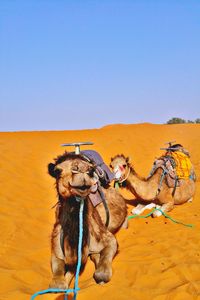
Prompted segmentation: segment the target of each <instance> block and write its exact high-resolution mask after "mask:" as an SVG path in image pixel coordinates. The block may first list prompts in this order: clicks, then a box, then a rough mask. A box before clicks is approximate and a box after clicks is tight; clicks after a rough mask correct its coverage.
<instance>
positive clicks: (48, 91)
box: [0, 0, 200, 131]
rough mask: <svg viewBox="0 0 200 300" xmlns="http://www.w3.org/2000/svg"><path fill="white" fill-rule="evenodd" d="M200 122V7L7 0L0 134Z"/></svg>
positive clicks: (1, 13) (0, 32)
mask: <svg viewBox="0 0 200 300" xmlns="http://www.w3.org/2000/svg"><path fill="white" fill-rule="evenodd" d="M175 116H177V117H182V118H184V119H193V120H194V119H196V118H199V117H200V1H199V0H196V1H193V0H185V1H184V0H180V1H178V0H171V1H170V0H166V1H164V0H163V1H162V0H160V1H159V0H157V1H156V0H155V1H153V0H146V1H145V0H138V1H136V0H129V1H128V0H91V1H87V0H79V1H78V0H62V1H61V0H54V1H53V0H46V1H45V0H24V1H20V0H16V1H14V0H13V1H12V0H1V1H0V131H18V130H51V129H53V130H57V129H83V128H97V127H101V126H104V125H106V124H112V123H140V122H152V123H165V122H166V121H167V120H168V119H170V118H171V117H175Z"/></svg>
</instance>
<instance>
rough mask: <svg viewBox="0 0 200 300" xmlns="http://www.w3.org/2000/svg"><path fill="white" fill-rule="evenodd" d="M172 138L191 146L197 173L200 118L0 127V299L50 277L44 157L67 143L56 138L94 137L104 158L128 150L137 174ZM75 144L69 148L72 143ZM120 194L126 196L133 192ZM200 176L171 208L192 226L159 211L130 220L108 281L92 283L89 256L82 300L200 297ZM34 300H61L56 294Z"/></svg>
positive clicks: (20, 297) (50, 191)
mask: <svg viewBox="0 0 200 300" xmlns="http://www.w3.org/2000/svg"><path fill="white" fill-rule="evenodd" d="M174 139H175V140H176V141H177V142H178V143H182V144H183V145H184V146H185V147H186V148H188V150H189V151H190V153H191V157H192V161H193V163H194V165H195V169H196V173H197V176H198V178H200V177H199V176H200V125H194V124H185V125H151V124H139V125H113V126H107V127H104V128H102V129H95V130H82V131H62V132H61V131H57V132H56V131H54V132H20V133H0V153H1V160H0V182H1V189H0V201H1V202H0V203H1V206H0V224H1V227H0V237H1V247H0V269H1V272H0V299H1V300H6V299H9V300H26V299H30V296H31V294H33V293H34V292H36V291H38V290H42V289H46V288H47V287H48V283H49V281H50V277H51V271H50V263H49V261H50V233H51V228H52V225H53V222H54V210H53V209H51V207H52V206H53V205H54V204H55V203H56V191H55V188H54V180H53V179H52V178H51V177H50V176H49V175H48V174H47V164H48V163H49V162H51V161H52V159H53V158H54V157H56V156H57V155H58V154H61V153H63V151H64V149H63V148H62V147H60V144H62V143H65V142H74V141H93V142H94V143H95V145H94V146H91V148H92V149H94V150H97V151H99V152H100V154H101V155H102V156H103V158H104V160H105V161H106V162H107V163H109V161H110V157H111V156H113V155H115V154H117V153H124V154H125V155H130V156H131V158H132V162H134V165H135V168H136V170H137V171H138V173H139V174H141V175H143V176H147V174H148V172H149V171H150V169H151V166H152V162H153V160H154V158H155V157H156V156H159V155H161V153H162V151H161V150H159V149H160V147H162V146H163V143H164V142H165V141H169V140H174ZM70 150H72V149H70ZM123 194H124V195H125V196H126V197H127V198H128V199H130V201H129V202H130V203H129V205H128V207H129V211H130V210H131V208H132V205H131V199H133V196H132V195H131V194H130V193H128V192H123ZM199 198H200V183H199V180H198V179H197V192H196V195H195V198H194V202H193V203H187V204H184V205H182V206H179V207H176V208H175V209H174V210H173V211H172V212H171V213H170V215H171V216H172V217H173V218H175V219H178V220H182V221H183V222H185V223H193V224H195V228H194V229H191V228H187V227H184V226H182V225H177V224H174V223H172V222H171V221H169V220H166V219H165V218H163V217H160V218H159V219H152V218H148V219H134V220H133V219H132V220H130V222H129V228H128V230H121V231H120V232H119V233H118V235H117V238H118V242H119V253H118V255H117V256H116V257H115V259H114V261H113V277H112V280H111V282H109V283H108V284H105V285H103V286H99V285H97V284H96V283H95V282H94V280H93V278H92V274H93V270H94V267H93V264H92V263H91V262H90V261H89V260H88V263H87V266H86V269H85V271H84V273H83V274H82V275H81V277H80V281H79V285H80V288H81V291H80V292H79V294H78V299H79V300H86V299H87V300H89V299H95V300H102V299H104V300H107V299H111V300H112V299H114V300H125V299H126V300H128V299H133V300H143V299H154V300H164V299H166V300H171V299H173V300H188V299H200V233H199V232H200V231H199V230H200V223H199V216H200V201H199ZM36 299H42V300H46V299H47V300H48V299H52V300H62V299H64V297H63V296H61V295H58V294H57V295H55V294H51V295H44V296H38V297H37V298H36Z"/></svg>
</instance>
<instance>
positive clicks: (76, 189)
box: [69, 183, 98, 195]
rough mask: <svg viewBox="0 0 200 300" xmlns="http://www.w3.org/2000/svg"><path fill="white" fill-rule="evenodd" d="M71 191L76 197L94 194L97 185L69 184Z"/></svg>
mask: <svg viewBox="0 0 200 300" xmlns="http://www.w3.org/2000/svg"><path fill="white" fill-rule="evenodd" d="M69 185H70V188H71V191H72V192H73V193H75V194H78V195H80V194H81V195H89V194H90V193H95V192H96V191H97V188H98V185H97V183H95V184H93V185H73V184H70V183H69Z"/></svg>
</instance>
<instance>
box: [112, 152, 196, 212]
mask: <svg viewBox="0 0 200 300" xmlns="http://www.w3.org/2000/svg"><path fill="white" fill-rule="evenodd" d="M110 167H111V168H112V170H113V172H114V174H115V179H116V181H118V182H121V183H122V182H126V188H127V189H128V190H130V191H131V192H132V193H133V194H134V196H135V197H137V199H140V200H142V201H144V202H148V203H151V202H153V204H151V205H148V206H146V208H152V207H154V206H156V204H159V205H161V210H162V211H163V212H169V211H171V210H172V209H173V208H174V204H177V205H178V204H183V203H185V202H188V201H191V200H192V197H193V196H194V192H195V183H194V180H192V179H190V178H188V179H183V180H180V186H177V187H176V191H175V193H173V190H174V188H170V187H168V185H167V182H166V180H165V178H164V180H163V181H162V185H161V186H160V182H161V176H162V174H163V169H162V168H158V169H157V170H156V171H155V173H154V174H153V175H152V176H151V177H149V178H147V179H145V178H142V177H141V176H139V175H138V174H137V173H136V172H135V170H134V168H133V166H132V165H131V164H130V162H129V158H128V157H125V156H124V155H123V154H121V155H116V156H115V157H114V158H111V164H110ZM144 207H145V205H141V204H139V205H138V206H137V207H136V209H134V210H133V211H132V212H133V213H141V211H140V210H141V209H143V210H144ZM161 214H162V213H161V212H160V211H157V210H156V211H155V212H154V213H153V216H154V217H159V216H160V215H161Z"/></svg>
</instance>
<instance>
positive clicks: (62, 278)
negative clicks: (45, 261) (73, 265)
mask: <svg viewBox="0 0 200 300" xmlns="http://www.w3.org/2000/svg"><path fill="white" fill-rule="evenodd" d="M51 269H52V273H53V277H52V280H51V282H50V284H49V287H50V288H58V289H68V287H69V285H70V282H71V280H72V278H73V277H74V273H72V272H69V271H67V272H66V273H65V261H64V260H62V259H60V258H57V257H56V256H55V255H54V254H52V257H51Z"/></svg>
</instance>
